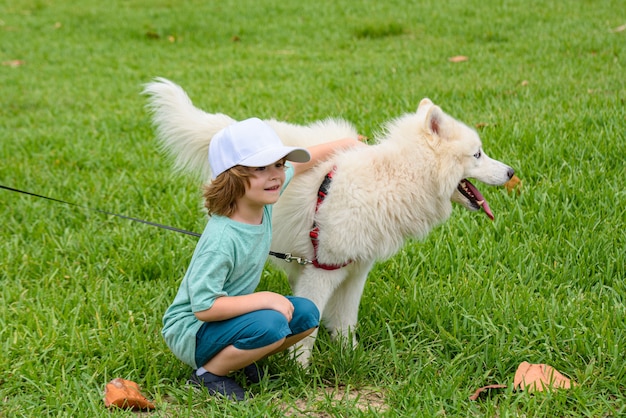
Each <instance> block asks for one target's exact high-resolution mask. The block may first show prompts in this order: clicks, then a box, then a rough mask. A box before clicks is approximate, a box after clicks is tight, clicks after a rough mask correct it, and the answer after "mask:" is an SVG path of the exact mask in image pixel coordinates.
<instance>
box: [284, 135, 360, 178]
mask: <svg viewBox="0 0 626 418" xmlns="http://www.w3.org/2000/svg"><path fill="white" fill-rule="evenodd" d="M357 146H367V145H365V144H364V143H363V142H361V141H359V140H357V139H354V138H343V139H339V140H337V141H331V142H326V143H324V144H319V145H314V146H312V147H309V148H307V151H309V154H311V159H310V160H309V161H307V162H306V163H294V162H292V163H291V164H293V171H294V175H298V174H300V173H302V172H304V171H306V170H308V169H310V168H311V167H313V166H315V165H316V164H317V163H319V162H320V161H323V160H326V159H327V158H328V157H330V156H331V155H332V154H333V153H334V152H336V151H341V150H344V149H348V148H352V147H357Z"/></svg>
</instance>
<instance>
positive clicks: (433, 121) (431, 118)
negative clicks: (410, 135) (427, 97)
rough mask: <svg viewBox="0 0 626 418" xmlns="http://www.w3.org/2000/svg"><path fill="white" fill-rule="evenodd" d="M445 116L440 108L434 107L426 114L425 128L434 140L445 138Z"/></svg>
mask: <svg viewBox="0 0 626 418" xmlns="http://www.w3.org/2000/svg"><path fill="white" fill-rule="evenodd" d="M444 123H445V115H444V113H443V110H441V108H440V107H439V106H435V105H432V106H430V108H429V109H428V113H427V114H426V121H425V127H426V131H427V132H428V133H429V134H431V136H432V139H435V137H437V138H443V137H444V136H445V134H444Z"/></svg>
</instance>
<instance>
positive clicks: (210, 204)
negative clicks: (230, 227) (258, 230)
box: [202, 165, 251, 217]
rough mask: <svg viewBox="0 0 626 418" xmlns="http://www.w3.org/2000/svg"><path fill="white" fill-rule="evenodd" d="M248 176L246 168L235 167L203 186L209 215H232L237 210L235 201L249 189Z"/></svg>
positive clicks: (248, 172)
mask: <svg viewBox="0 0 626 418" xmlns="http://www.w3.org/2000/svg"><path fill="white" fill-rule="evenodd" d="M250 176H251V173H250V170H248V168H247V167H243V166H240V165H237V166H234V167H232V168H230V169H229V170H226V171H224V172H223V173H221V174H220V175H219V176H217V178H215V180H213V181H212V182H211V183H209V184H206V185H204V191H203V194H202V195H203V197H204V207H205V208H207V210H208V212H209V215H222V216H226V217H229V216H231V215H233V214H234V213H235V211H236V210H237V199H239V198H240V197H242V196H243V195H245V194H246V187H250Z"/></svg>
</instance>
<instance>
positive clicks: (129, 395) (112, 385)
mask: <svg viewBox="0 0 626 418" xmlns="http://www.w3.org/2000/svg"><path fill="white" fill-rule="evenodd" d="M104 405H105V406H106V407H107V408H112V407H118V408H125V409H133V410H141V409H154V404H153V403H152V402H150V401H149V400H148V399H146V397H145V396H143V394H142V393H141V391H140V390H139V386H138V385H137V383H135V382H133V381H132V380H125V379H122V378H119V377H118V378H116V379H113V380H111V381H110V382H109V383H107V384H106V387H105V388H104Z"/></svg>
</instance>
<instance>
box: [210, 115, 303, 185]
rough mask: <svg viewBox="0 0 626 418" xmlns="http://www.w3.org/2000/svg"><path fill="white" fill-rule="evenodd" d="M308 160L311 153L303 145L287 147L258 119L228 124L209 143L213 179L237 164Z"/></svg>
mask: <svg viewBox="0 0 626 418" xmlns="http://www.w3.org/2000/svg"><path fill="white" fill-rule="evenodd" d="M283 158H285V159H287V160H289V161H294V162H297V163H305V162H307V161H309V160H310V159H311V155H310V154H309V152H308V151H307V150H306V149H304V148H298V147H287V146H285V145H284V144H283V143H282V141H281V140H280V138H279V137H278V135H277V134H276V132H275V131H274V130H273V129H272V128H271V127H270V126H269V125H268V124H267V123H265V122H263V121H262V120H260V119H258V118H251V119H246V120H244V121H241V122H236V123H233V124H232V125H229V126H227V127H226V128H224V129H222V130H221V131H219V132H218V133H216V134H215V136H213V138H212V139H211V142H210V143H209V165H210V166H211V178H212V179H213V180H214V179H215V178H216V177H217V176H219V175H220V174H222V173H223V172H224V171H226V170H228V169H230V168H232V167H234V166H236V165H243V166H246V167H265V166H267V165H270V164H272V163H275V162H276V161H279V160H281V159H283Z"/></svg>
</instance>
